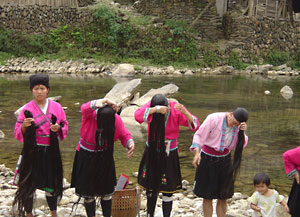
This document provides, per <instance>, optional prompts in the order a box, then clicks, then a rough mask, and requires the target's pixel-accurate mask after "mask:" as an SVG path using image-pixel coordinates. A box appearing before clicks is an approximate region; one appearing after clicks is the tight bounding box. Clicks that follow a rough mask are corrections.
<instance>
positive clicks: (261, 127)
mask: <svg viewBox="0 0 300 217" xmlns="http://www.w3.org/2000/svg"><path fill="white" fill-rule="evenodd" d="M142 79H143V80H142V85H141V86H140V87H139V92H140V93H141V94H144V93H146V92H147V91H148V90H149V89H150V88H159V87H161V86H163V85H165V84H168V83H174V84H176V85H177V86H178V87H179V91H178V93H176V94H175V95H174V96H172V97H174V98H176V99H177V100H179V102H181V103H182V104H184V105H185V106H186V107H187V108H188V109H189V110H190V112H191V113H193V114H194V115H196V116H197V117H198V118H199V121H200V123H201V122H203V120H204V119H205V117H206V116H207V115H208V114H210V113H212V112H217V111H231V110H233V109H234V108H236V107H238V106H241V107H245V108H247V109H248V111H249V112H250V117H249V121H248V130H247V131H246V133H247V135H248V136H249V143H248V146H247V148H246V149H245V150H244V152H243V161H242V167H241V170H240V174H239V177H238V179H237V181H236V185H235V186H236V189H235V191H238V192H242V193H245V194H250V193H251V192H253V190H254V187H253V185H252V178H253V176H254V174H255V173H256V172H259V171H263V172H266V173H268V174H269V175H270V177H271V182H272V186H271V187H273V188H276V189H277V190H278V191H279V192H280V193H281V194H286V193H288V192H289V189H290V186H291V183H292V182H291V181H290V180H288V179H287V177H286V175H285V172H284V167H283V161H282V154H283V152H284V151H286V150H288V149H291V148H294V147H296V146H299V141H300V131H299V129H300V125H299V124H300V101H299V95H300V80H299V79H297V78H275V79H274V78H273V79H271V78H264V77H261V76H258V77H246V76H201V77H180V78H178V77H177V78H173V77H143V78H142ZM115 83H116V81H115V80H114V79H112V78H98V77H92V78H91V77H89V78H73V77H58V76H51V75H50V94H49V96H58V95H60V96H62V99H61V100H60V104H61V105H62V106H63V107H67V110H66V115H67V119H68V121H69V134H68V137H67V138H66V139H65V140H64V141H62V142H61V146H60V147H61V152H62V157H63V164H64V176H65V177H66V178H67V179H68V181H70V176H71V169H72V164H73V158H74V155H75V147H76V144H77V142H78V140H79V132H80V123H81V114H80V105H81V104H82V103H85V102H87V101H89V100H92V99H97V98H102V97H103V96H104V95H105V94H106V93H107V92H108V91H109V90H110V89H111V88H112V87H113V85H114V84H115ZM284 85H289V86H290V87H291V88H292V89H293V91H294V96H293V98H292V99H289V100H286V99H284V98H283V97H282V96H281V94H280V89H281V88H282V87H283V86H284ZM265 90H269V91H270V92H271V94H270V95H265V94H264V91H265ZM31 99H32V94H31V91H30V89H29V81H28V77H27V76H25V77H24V76H1V77H0V111H1V113H0V130H2V131H3V132H4V133H5V135H6V136H5V138H4V139H0V163H4V164H5V165H6V166H8V167H10V168H12V169H13V170H14V168H15V166H16V162H17V158H18V155H19V154H20V151H21V147H22V144H21V143H20V142H18V141H17V140H15V139H14V136H13V131H14V125H15V121H16V118H15V116H14V112H15V111H16V110H17V109H18V108H19V107H20V106H22V105H23V104H25V103H27V102H28V101H30V100H31ZM143 133H144V138H142V139H135V143H136V151H135V155H134V157H133V158H132V159H128V158H127V156H126V152H127V151H126V150H125V149H124V148H123V147H122V146H121V144H120V142H117V143H115V153H114V156H115V161H116V168H117V177H118V176H119V174H121V173H124V174H126V175H130V180H131V181H132V182H133V183H136V178H134V177H133V176H132V173H133V172H136V171H138V166H139V162H140V160H141V157H142V153H143V150H144V147H145V139H146V138H145V132H143ZM192 138H193V132H190V131H188V130H187V129H185V128H182V129H181V131H180V135H179V140H178V141H179V149H180V153H179V156H180V163H181V172H182V178H183V179H186V180H188V181H189V182H190V183H191V184H192V183H193V179H194V174H195V169H194V168H193V166H192V164H191V162H192V158H193V154H192V153H190V151H189V146H190V145H191V142H192Z"/></svg>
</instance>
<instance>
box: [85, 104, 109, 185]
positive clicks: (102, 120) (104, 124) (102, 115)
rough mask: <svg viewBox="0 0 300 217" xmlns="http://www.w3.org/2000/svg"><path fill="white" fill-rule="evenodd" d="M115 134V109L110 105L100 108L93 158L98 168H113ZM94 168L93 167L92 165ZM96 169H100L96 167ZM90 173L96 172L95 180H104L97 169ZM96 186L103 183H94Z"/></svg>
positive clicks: (93, 162)
mask: <svg viewBox="0 0 300 217" xmlns="http://www.w3.org/2000/svg"><path fill="white" fill-rule="evenodd" d="M114 136H115V111H114V110H113V108H112V107H111V106H109V105H106V106H104V107H102V108H100V109H99V110H98V112H97V130H96V134H95V140H96V147H95V150H97V151H96V152H95V155H94V156H93V159H92V164H93V165H94V166H96V168H99V167H103V168H111V166H112V165H111V164H112V163H113V152H114ZM92 168H93V167H92ZM96 171H98V170H97V169H96ZM90 174H94V176H95V177H94V178H92V179H91V181H94V180H98V181H99V180H104V179H103V178H101V177H100V178H99V176H103V174H97V173H95V171H91V172H90ZM94 184H95V185H96V186H102V183H94Z"/></svg>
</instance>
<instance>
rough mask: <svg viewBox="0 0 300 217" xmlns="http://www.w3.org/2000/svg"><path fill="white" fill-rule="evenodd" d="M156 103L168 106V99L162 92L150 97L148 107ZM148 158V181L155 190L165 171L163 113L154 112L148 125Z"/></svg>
mask: <svg viewBox="0 0 300 217" xmlns="http://www.w3.org/2000/svg"><path fill="white" fill-rule="evenodd" d="M156 105H161V106H168V100H167V99H166V97H165V96H164V95H162V94H157V95H155V96H153V97H152V100H151V104H150V107H155V106H156ZM148 143H149V158H148V162H146V167H147V171H148V176H149V178H148V182H149V185H148V186H151V188H152V189H153V190H154V191H156V190H158V189H159V187H160V185H161V178H162V175H163V173H164V172H165V168H166V165H165V162H166V152H165V150H166V147H165V115H163V114H160V113H154V114H153V115H152V121H151V123H150V127H149V138H148ZM150 184H151V185H150Z"/></svg>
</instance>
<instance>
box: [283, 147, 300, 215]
mask: <svg viewBox="0 0 300 217" xmlns="http://www.w3.org/2000/svg"><path fill="white" fill-rule="evenodd" d="M283 163H284V168H285V172H286V174H287V176H288V178H289V179H294V182H293V186H292V189H291V192H290V195H289V199H288V206H289V209H290V214H291V216H292V217H299V216H300V178H299V171H300V146H298V147H297V148H294V149H290V150H288V151H286V152H284V154H283Z"/></svg>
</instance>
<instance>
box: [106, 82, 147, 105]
mask: <svg viewBox="0 0 300 217" xmlns="http://www.w3.org/2000/svg"><path fill="white" fill-rule="evenodd" d="M141 82H142V79H133V80H131V81H127V82H120V83H117V84H116V85H115V86H113V88H112V89H111V90H110V91H109V92H108V93H107V94H106V95H105V98H108V99H110V100H112V101H114V102H116V103H117V105H118V106H119V107H120V108H124V107H125V106H126V104H127V103H128V101H130V100H131V99H132V97H133V96H134V94H135V93H136V92H135V90H136V88H137V87H138V86H139V85H140V84H141Z"/></svg>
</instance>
